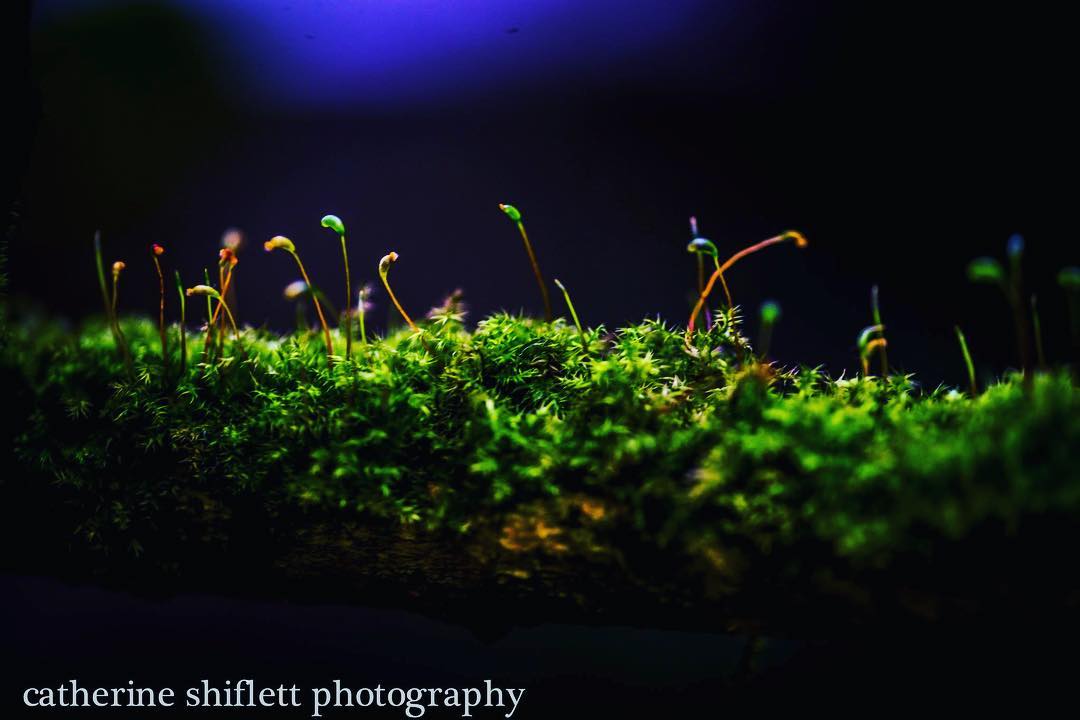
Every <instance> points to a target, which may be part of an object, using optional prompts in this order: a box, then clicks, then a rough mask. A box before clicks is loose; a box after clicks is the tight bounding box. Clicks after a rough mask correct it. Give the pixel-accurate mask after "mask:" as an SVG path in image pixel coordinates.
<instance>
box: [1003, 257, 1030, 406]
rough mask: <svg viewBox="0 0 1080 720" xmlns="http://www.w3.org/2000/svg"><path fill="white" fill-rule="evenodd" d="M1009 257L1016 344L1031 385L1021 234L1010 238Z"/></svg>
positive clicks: (1026, 381) (1026, 376) (1010, 302)
mask: <svg viewBox="0 0 1080 720" xmlns="http://www.w3.org/2000/svg"><path fill="white" fill-rule="evenodd" d="M1007 254H1008V257H1009V290H1008V295H1009V304H1010V305H1012V311H1013V325H1014V326H1015V328H1016V344H1017V349H1018V352H1019V356H1020V365H1021V367H1022V369H1023V371H1024V384H1025V386H1026V387H1028V388H1030V387H1031V381H1032V367H1031V329H1030V327H1029V325H1028V313H1027V308H1026V307H1024V306H1025V303H1024V300H1023V297H1024V275H1023V268H1022V260H1023V256H1024V239H1023V238H1022V237H1021V236H1019V235H1013V236H1012V237H1011V238H1009V243H1008V247H1007Z"/></svg>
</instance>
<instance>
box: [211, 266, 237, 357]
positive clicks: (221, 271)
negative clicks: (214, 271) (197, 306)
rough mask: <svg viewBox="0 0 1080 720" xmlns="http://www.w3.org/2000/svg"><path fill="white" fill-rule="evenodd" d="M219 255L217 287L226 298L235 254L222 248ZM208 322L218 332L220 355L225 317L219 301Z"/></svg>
mask: <svg viewBox="0 0 1080 720" xmlns="http://www.w3.org/2000/svg"><path fill="white" fill-rule="evenodd" d="M219 257H220V258H221V259H220V261H219V262H218V280H219V284H218V287H220V288H221V297H223V298H228V297H229V286H230V285H231V284H232V277H233V269H234V268H236V263H237V259H236V254H235V253H234V252H233V251H232V250H230V249H228V248H222V250H221V252H220V253H219ZM210 322H211V323H212V324H213V325H214V327H215V330H216V332H217V334H218V342H217V348H218V354H219V355H220V354H221V352H222V349H223V348H224V345H225V317H224V316H223V315H221V304H220V303H219V304H218V306H217V307H216V308H214V316H213V318H211V320H210Z"/></svg>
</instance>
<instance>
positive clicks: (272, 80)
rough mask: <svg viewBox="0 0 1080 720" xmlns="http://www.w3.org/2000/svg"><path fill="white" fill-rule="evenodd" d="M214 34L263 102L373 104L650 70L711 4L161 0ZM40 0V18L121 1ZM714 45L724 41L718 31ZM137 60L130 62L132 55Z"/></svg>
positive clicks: (660, 0) (247, 89) (232, 70)
mask: <svg viewBox="0 0 1080 720" xmlns="http://www.w3.org/2000/svg"><path fill="white" fill-rule="evenodd" d="M158 2H159V4H161V5H164V6H167V7H171V8H174V9H176V10H178V11H182V12H186V13H189V14H191V15H192V16H193V17H194V18H195V19H197V20H198V21H200V22H201V23H202V24H203V25H204V26H205V27H206V28H207V29H208V31H209V32H210V33H211V34H212V37H214V38H216V40H217V43H216V45H217V46H216V47H215V48H214V49H215V50H216V51H218V52H219V53H222V54H223V57H225V58H226V60H227V62H228V63H229V64H230V65H231V67H229V68H224V69H223V70H225V71H226V74H229V75H230V76H232V75H233V74H237V71H238V77H239V78H240V82H241V87H242V90H243V91H244V92H243V94H244V95H246V96H248V97H249V98H250V99H252V100H255V101H258V102H260V103H270V102H274V103H298V104H303V105H325V106H335V105H338V106H340V105H347V106H352V107H355V106H361V107H363V106H370V107H377V106H383V105H387V104H402V103H404V104H413V103H424V102H431V101H440V100H444V99H447V98H453V97H455V96H460V95H463V94H465V95H467V94H470V93H491V92H505V93H522V92H527V91H528V89H529V87H530V86H531V85H533V84H545V83H582V82H583V83H585V84H586V85H588V84H589V83H590V82H593V81H595V82H596V83H600V82H605V83H610V81H611V80H612V79H615V80H618V79H619V78H621V77H622V76H624V75H626V74H628V73H632V74H633V76H634V77H641V76H643V75H644V76H648V75H649V74H650V73H652V72H655V71H656V68H654V67H652V65H653V59H652V58H650V57H648V56H647V54H648V53H650V52H652V51H654V50H655V49H656V48H658V47H667V48H671V47H675V48H676V49H677V48H678V46H679V44H680V43H686V44H687V45H689V44H690V43H689V41H688V40H687V39H686V38H685V37H683V36H684V34H685V33H687V32H689V31H691V30H692V27H693V21H694V17H695V14H696V13H697V12H698V11H699V10H700V9H701V8H703V7H704V6H706V5H707V3H706V2H705V1H704V0H633V1H631V2H628V1H627V0H589V1H587V2H585V1H583V0H518V1H517V2H501V3H500V2H492V0H455V1H452V2H451V1H445V0H444V1H442V2H439V1H436V0H337V1H334V0H324V1H315V0H278V1H276V2H271V1H269V0H158ZM123 4H124V3H122V2H117V1H116V0H41V2H39V3H38V4H37V6H36V8H35V16H36V17H37V18H38V19H39V20H40V19H42V18H49V17H56V16H58V15H61V14H65V13H68V12H72V11H93V10H95V9H100V8H104V7H108V6H110V5H112V6H122V5H123ZM717 42H720V40H719V38H718V39H717ZM134 60H135V59H133V61H134Z"/></svg>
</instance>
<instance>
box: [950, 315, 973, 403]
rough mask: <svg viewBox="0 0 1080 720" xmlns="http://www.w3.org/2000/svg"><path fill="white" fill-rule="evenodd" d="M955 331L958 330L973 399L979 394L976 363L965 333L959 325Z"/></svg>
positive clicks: (957, 333) (957, 335)
mask: <svg viewBox="0 0 1080 720" xmlns="http://www.w3.org/2000/svg"><path fill="white" fill-rule="evenodd" d="M954 329H955V330H956V341H957V342H958V343H960V353H961V354H962V355H963V356H964V367H965V368H967V376H968V387H969V388H970V389H971V397H975V396H976V395H978V394H979V386H978V384H977V383H976V382H975V363H974V362H972V360H971V351H970V350H969V349H968V344H967V338H965V337H964V331H963V330H961V329H960V326H959V325H956V326H955V327H954Z"/></svg>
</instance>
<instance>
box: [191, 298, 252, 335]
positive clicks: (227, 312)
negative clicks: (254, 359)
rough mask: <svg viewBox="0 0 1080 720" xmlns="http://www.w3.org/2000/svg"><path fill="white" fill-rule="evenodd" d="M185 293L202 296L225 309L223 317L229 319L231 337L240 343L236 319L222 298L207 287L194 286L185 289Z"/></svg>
mask: <svg viewBox="0 0 1080 720" xmlns="http://www.w3.org/2000/svg"><path fill="white" fill-rule="evenodd" d="M186 293H187V294H188V295H189V296H190V295H203V296H205V297H206V298H207V300H211V299H213V300H217V303H218V306H219V307H223V308H225V315H226V317H228V318H229V325H230V326H231V327H232V329H233V335H234V337H235V338H236V341H237V342H239V341H240V328H239V327H237V325H236V318H234V317H233V314H232V310H230V309H229V305H228V303H226V302H225V298H224V296H223V295H222V294H221V293H220V292H218V291H217V290H215V289H214V288H212V287H210V286H209V285H196V286H195V287H190V288H188V289H187V291H186Z"/></svg>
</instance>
